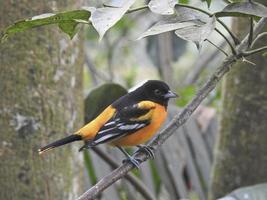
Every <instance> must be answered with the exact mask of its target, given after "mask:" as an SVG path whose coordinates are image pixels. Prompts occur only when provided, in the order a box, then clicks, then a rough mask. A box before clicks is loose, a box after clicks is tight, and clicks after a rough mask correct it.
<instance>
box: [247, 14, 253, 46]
mask: <svg viewBox="0 0 267 200" xmlns="http://www.w3.org/2000/svg"><path fill="white" fill-rule="evenodd" d="M252 40H253V17H250V27H249V37H248V47H250V46H251V44H252Z"/></svg>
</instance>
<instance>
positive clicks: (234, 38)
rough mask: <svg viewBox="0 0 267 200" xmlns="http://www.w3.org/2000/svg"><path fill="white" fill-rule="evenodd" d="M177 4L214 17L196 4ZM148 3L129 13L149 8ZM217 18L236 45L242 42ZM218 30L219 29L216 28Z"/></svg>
mask: <svg viewBox="0 0 267 200" xmlns="http://www.w3.org/2000/svg"><path fill="white" fill-rule="evenodd" d="M176 6H180V7H185V8H190V9H192V10H197V11H199V12H202V13H204V14H206V15H208V16H209V17H212V15H213V14H211V13H209V12H207V11H205V10H203V9H201V8H197V7H194V6H190V5H186V4H180V3H177V4H176ZM148 8H149V7H148V5H144V6H141V7H138V8H134V9H131V10H128V11H127V14H129V13H133V12H136V11H140V10H144V9H148ZM216 20H217V22H219V23H220V24H221V25H222V26H223V27H224V29H225V30H226V31H227V32H228V33H229V35H230V36H231V38H232V39H233V41H234V43H235V45H238V44H240V41H239V39H238V38H237V37H236V36H235V34H234V33H233V32H232V31H231V30H230V29H229V28H228V27H227V25H226V24H225V23H224V22H223V21H222V20H220V19H219V18H217V17H216ZM216 31H217V30H216Z"/></svg>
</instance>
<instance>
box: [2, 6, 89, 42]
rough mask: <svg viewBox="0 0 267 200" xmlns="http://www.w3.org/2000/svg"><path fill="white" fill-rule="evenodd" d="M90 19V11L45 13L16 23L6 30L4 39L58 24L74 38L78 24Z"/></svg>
mask: <svg viewBox="0 0 267 200" xmlns="http://www.w3.org/2000/svg"><path fill="white" fill-rule="evenodd" d="M89 17H90V12H89V11H88V10H73V11H66V12H61V13H57V14H53V13H45V14H41V15H37V16H34V17H32V18H29V19H25V20H20V21H17V22H15V23H14V24H13V25H11V26H9V27H7V28H6V29H5V30H4V36H3V38H6V37H8V36H10V35H12V34H14V33H18V32H23V31H26V30H29V29H32V28H36V27H40V26H44V25H50V24H58V26H59V28H60V29H61V30H62V31H63V32H65V33H67V34H68V35H69V36H70V37H71V38H72V37H73V36H74V35H75V33H76V26H77V24H78V23H81V22H82V21H79V20H83V22H84V21H86V22H88V19H89ZM3 38H2V39H3Z"/></svg>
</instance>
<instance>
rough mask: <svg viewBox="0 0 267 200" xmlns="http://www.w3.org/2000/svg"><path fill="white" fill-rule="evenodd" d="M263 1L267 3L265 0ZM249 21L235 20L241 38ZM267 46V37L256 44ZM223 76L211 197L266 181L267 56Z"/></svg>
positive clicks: (235, 28)
mask: <svg viewBox="0 0 267 200" xmlns="http://www.w3.org/2000/svg"><path fill="white" fill-rule="evenodd" d="M261 3H265V4H267V3H266V2H264V1H263V0H262V1H261ZM248 28H249V20H248V19H244V18H242V19H241V18H239V19H235V20H234V22H233V30H234V31H235V33H236V34H237V35H238V36H239V37H242V36H244V33H245V32H247V31H248ZM263 45H267V38H266V37H265V38H262V39H261V40H260V41H258V42H257V47H259V46H263ZM247 59H248V60H249V61H252V62H253V63H255V64H256V66H253V65H251V64H248V63H246V62H239V63H237V64H236V65H235V66H233V69H232V70H231V73H229V74H228V75H227V76H226V78H225V79H224V83H223V109H222V115H221V124H220V140H219V142H218V146H217V147H218V148H217V149H216V155H215V157H216V160H215V165H214V170H213V179H212V184H211V195H210V199H217V198H218V197H222V196H224V195H226V194H227V193H229V192H231V191H232V190H234V189H236V188H239V187H242V186H247V185H253V184H257V183H261V182H266V181H267V177H266V174H267V168H266V166H267V145H266V144H267V123H266V119H267V78H266V77H267V58H266V57H264V56H262V54H261V53H260V54H257V55H253V56H250V57H248V58H247Z"/></svg>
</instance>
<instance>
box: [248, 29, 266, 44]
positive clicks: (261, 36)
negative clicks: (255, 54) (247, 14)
mask: <svg viewBox="0 0 267 200" xmlns="http://www.w3.org/2000/svg"><path fill="white" fill-rule="evenodd" d="M264 36H267V32H263V33H260V34H259V35H258V36H257V37H256V38H255V39H254V40H253V42H252V44H251V47H253V46H254V45H255V44H256V42H257V41H258V40H259V39H261V38H263V37H264Z"/></svg>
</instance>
